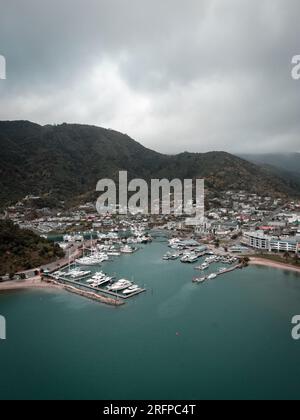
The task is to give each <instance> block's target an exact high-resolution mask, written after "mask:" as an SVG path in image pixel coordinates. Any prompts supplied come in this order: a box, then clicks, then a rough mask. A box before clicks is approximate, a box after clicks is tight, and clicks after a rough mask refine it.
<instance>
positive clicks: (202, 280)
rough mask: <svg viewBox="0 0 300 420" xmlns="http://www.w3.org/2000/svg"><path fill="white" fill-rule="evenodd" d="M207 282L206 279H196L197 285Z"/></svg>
mask: <svg viewBox="0 0 300 420" xmlns="http://www.w3.org/2000/svg"><path fill="white" fill-rule="evenodd" d="M205 280H206V277H198V278H196V279H195V283H204V282H205Z"/></svg>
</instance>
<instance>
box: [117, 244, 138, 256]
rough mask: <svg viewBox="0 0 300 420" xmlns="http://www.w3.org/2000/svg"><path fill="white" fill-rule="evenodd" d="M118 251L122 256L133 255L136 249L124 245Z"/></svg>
mask: <svg viewBox="0 0 300 420" xmlns="http://www.w3.org/2000/svg"><path fill="white" fill-rule="evenodd" d="M120 251H121V252H122V254H133V253H134V252H135V251H136V249H135V248H132V247H131V246H129V245H125V246H123V247H122V248H121V249H120Z"/></svg>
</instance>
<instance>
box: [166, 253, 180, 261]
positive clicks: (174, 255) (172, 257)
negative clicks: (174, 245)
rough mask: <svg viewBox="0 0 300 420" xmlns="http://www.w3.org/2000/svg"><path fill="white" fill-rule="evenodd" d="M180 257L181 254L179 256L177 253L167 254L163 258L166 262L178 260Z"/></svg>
mask: <svg viewBox="0 0 300 420" xmlns="http://www.w3.org/2000/svg"><path fill="white" fill-rule="evenodd" d="M179 257H180V254H178V253H177V252H176V253H171V252H167V253H166V254H165V255H164V256H163V260H165V261H169V260H178V258H179Z"/></svg>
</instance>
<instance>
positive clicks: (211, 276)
mask: <svg viewBox="0 0 300 420" xmlns="http://www.w3.org/2000/svg"><path fill="white" fill-rule="evenodd" d="M215 278H217V274H216V273H212V274H210V275H209V276H208V277H207V280H213V279H215Z"/></svg>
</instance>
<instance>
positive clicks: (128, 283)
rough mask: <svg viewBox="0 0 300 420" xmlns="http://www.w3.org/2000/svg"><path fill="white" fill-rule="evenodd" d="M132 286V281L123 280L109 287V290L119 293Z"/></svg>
mask: <svg viewBox="0 0 300 420" xmlns="http://www.w3.org/2000/svg"><path fill="white" fill-rule="evenodd" d="M130 286H132V282H131V281H129V280H125V279H121V280H118V281H117V282H116V283H114V284H112V285H111V286H108V287H107V290H110V291H111V292H119V291H121V290H124V289H127V288H128V287H130Z"/></svg>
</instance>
